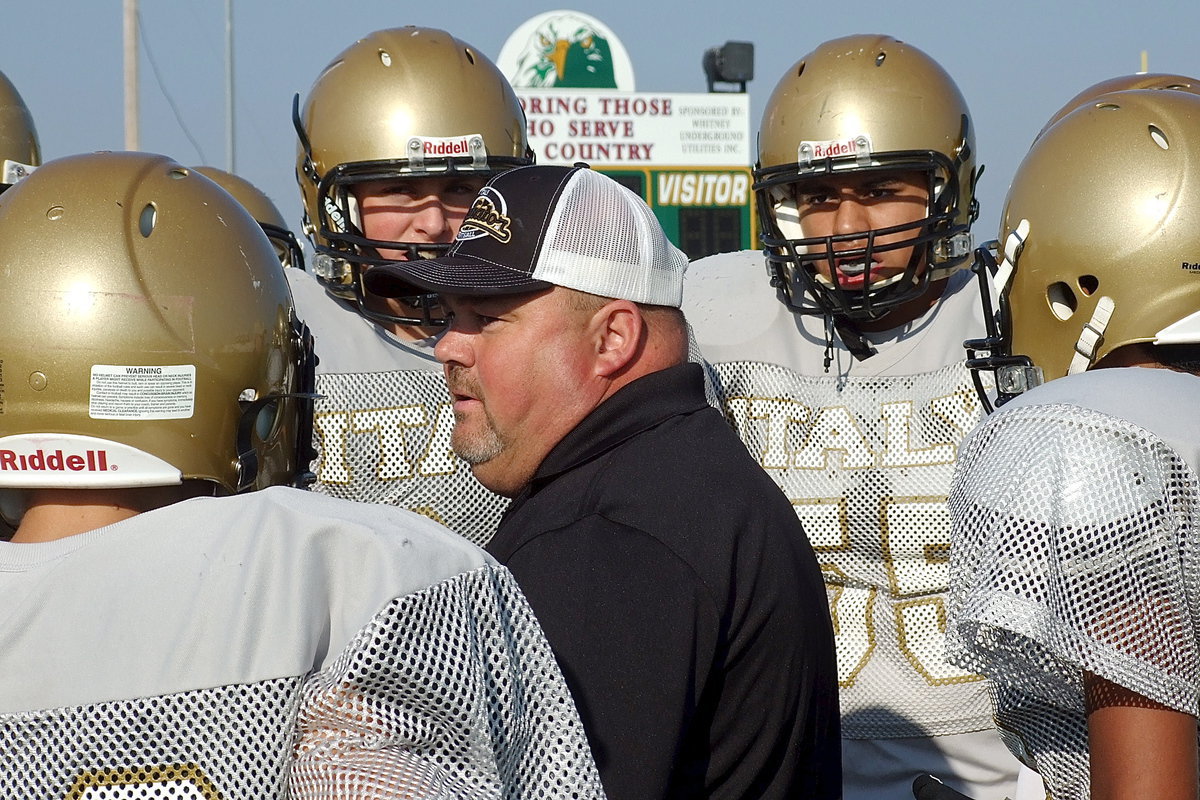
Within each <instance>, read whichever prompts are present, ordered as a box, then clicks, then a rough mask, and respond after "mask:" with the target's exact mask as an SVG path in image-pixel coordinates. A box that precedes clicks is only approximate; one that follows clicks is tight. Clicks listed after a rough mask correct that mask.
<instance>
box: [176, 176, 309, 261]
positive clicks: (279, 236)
mask: <svg viewBox="0 0 1200 800" xmlns="http://www.w3.org/2000/svg"><path fill="white" fill-rule="evenodd" d="M192 169H193V170H195V171H196V172H199V173H200V174H201V175H203V176H204V177H206V178H208V179H209V180H211V181H213V182H214V183H216V184H217V185H218V186H220V187H221V188H222V189H224V190H225V191H227V192H229V193H230V194H231V195H233V199H234V200H237V201H238V202H239V203H241V204H242V208H244V209H246V210H247V211H249V212H250V216H252V217H254V218H255V219H256V220H258V224H259V225H261V226H262V229H263V232H264V233H265V234H267V238H268V239H270V240H271V245H272V246H274V248H275V254H276V255H278V256H279V263H280V264H282V265H283V266H285V267H296V268H297V269H304V252H303V251H302V250H301V249H300V243H299V242H298V241H296V235H295V234H294V233H292V231H291V229H290V228H289V227H288V224H287V220H285V219H284V218H283V214H280V213H279V209H278V208H276V207H275V204H274V203H272V202H271V198H269V197H267V195H266V194H264V193H263V192H262V190H260V189H259V188H258V187H257V186H255V185H254V184H253V183H251V182H250V181H248V180H246V179H245V178H243V177H241V176H238V175H234V174H233V173H232V172H226V171H225V170H223V169H217V168H216V167H192Z"/></svg>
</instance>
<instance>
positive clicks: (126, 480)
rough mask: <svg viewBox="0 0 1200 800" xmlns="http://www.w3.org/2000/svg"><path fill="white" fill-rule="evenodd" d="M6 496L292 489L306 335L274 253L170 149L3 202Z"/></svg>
mask: <svg viewBox="0 0 1200 800" xmlns="http://www.w3.org/2000/svg"><path fill="white" fill-rule="evenodd" d="M0 272H3V274H4V275H5V288H4V292H3V293H0V309H2V313H3V316H4V325H0V352H3V353H4V358H3V364H2V368H3V378H2V379H0V382H2V384H3V391H2V394H0V408H2V409H3V415H2V416H0V487H3V488H45V487H64V488H117V487H134V486H160V485H172V484H178V483H181V482H182V481H185V480H199V481H209V482H211V483H213V484H216V486H217V487H219V490H221V491H224V492H238V491H243V490H248V489H258V488H263V487H265V486H269V485H272V484H279V483H288V482H293V481H295V480H296V479H297V478H296V476H297V475H298V474H299V473H301V472H302V470H305V469H306V468H307V465H308V462H309V460H310V459H311V455H312V454H311V452H310V451H311V447H310V445H309V444H308V440H307V432H308V426H309V425H310V424H311V412H310V411H309V410H308V409H309V407H310V403H309V402H308V400H307V397H308V396H310V395H311V391H312V389H311V387H312V359H311V337H309V336H308V334H307V331H306V330H305V329H303V328H302V327H301V326H299V325H298V323H297V322H296V319H295V314H294V312H293V308H292V300H291V294H290V292H289V290H288V285H287V280H286V278H285V277H284V274H283V270H282V269H280V267H279V262H278V260H277V258H276V256H275V251H274V250H273V249H272V247H271V244H270V242H269V241H268V240H267V238H266V236H265V235H264V234H263V231H262V229H261V228H260V227H259V226H258V224H257V223H256V222H255V221H254V219H253V218H252V217H251V216H250V215H249V214H248V213H247V212H246V211H245V210H243V209H242V207H241V206H240V205H239V204H238V203H237V202H236V201H234V200H233V198H231V197H230V196H229V195H228V194H227V193H226V192H224V191H223V190H221V189H220V188H219V187H218V186H217V185H216V184H215V183H213V182H212V181H210V180H208V179H207V178H204V177H201V176H199V175H197V174H196V173H195V172H194V171H193V170H190V169H187V168H185V167H182V166H180V165H179V164H177V163H175V162H174V161H172V160H170V159H168V158H166V157H165V156H157V155H150V154H146V153H94V154H90V155H81V156H72V157H69V158H63V159H57V160H55V161H51V162H49V163H47V164H46V165H44V166H42V167H39V168H38V169H37V170H36V171H35V172H34V173H33V174H31V175H30V176H29V177H28V178H25V179H24V180H22V181H21V182H20V183H18V184H16V185H15V186H13V187H12V188H10V189H9V190H8V191H6V192H5V193H4V194H3V195H0Z"/></svg>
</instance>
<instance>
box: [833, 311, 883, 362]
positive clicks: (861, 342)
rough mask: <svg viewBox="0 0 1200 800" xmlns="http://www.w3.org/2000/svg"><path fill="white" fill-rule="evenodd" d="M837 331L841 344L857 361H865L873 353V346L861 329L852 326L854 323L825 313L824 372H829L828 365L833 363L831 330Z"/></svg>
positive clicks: (874, 351)
mask: <svg viewBox="0 0 1200 800" xmlns="http://www.w3.org/2000/svg"><path fill="white" fill-rule="evenodd" d="M834 331H837V335H838V338H839V339H841V340H842V344H844V345H845V346H846V349H847V350H849V351H850V355H852V356H854V357H855V358H856V359H857V360H859V361H865V360H866V359H868V358H870V357H871V356H873V355H875V353H876V350H875V346H874V345H873V344H871V343H870V342H869V341H867V339H866V337H865V336H863V335H862V331H860V330H859V329H858V328H856V327H854V323H852V322H851V321H850V320H847V319H840V318H838V317H835V316H834V315H833V314H829V313H826V314H825V372H827V373H828V372H829V365H830V364H832V363H833V332H834Z"/></svg>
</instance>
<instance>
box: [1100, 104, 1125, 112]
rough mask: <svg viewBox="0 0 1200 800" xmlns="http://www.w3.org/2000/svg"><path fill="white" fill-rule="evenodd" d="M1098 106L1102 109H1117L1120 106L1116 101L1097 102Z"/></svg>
mask: <svg viewBox="0 0 1200 800" xmlns="http://www.w3.org/2000/svg"><path fill="white" fill-rule="evenodd" d="M1096 108H1098V109H1100V110H1101V111H1116V110H1117V109H1119V108H1120V106H1119V105H1117V104H1116V103H1096Z"/></svg>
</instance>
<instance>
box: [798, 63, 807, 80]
mask: <svg viewBox="0 0 1200 800" xmlns="http://www.w3.org/2000/svg"><path fill="white" fill-rule="evenodd" d="M804 64H805V62H803V61H801V62H800V66H799V67H797V68H796V77H797V78H799V77H800V76H801V75H803V74H804Z"/></svg>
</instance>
